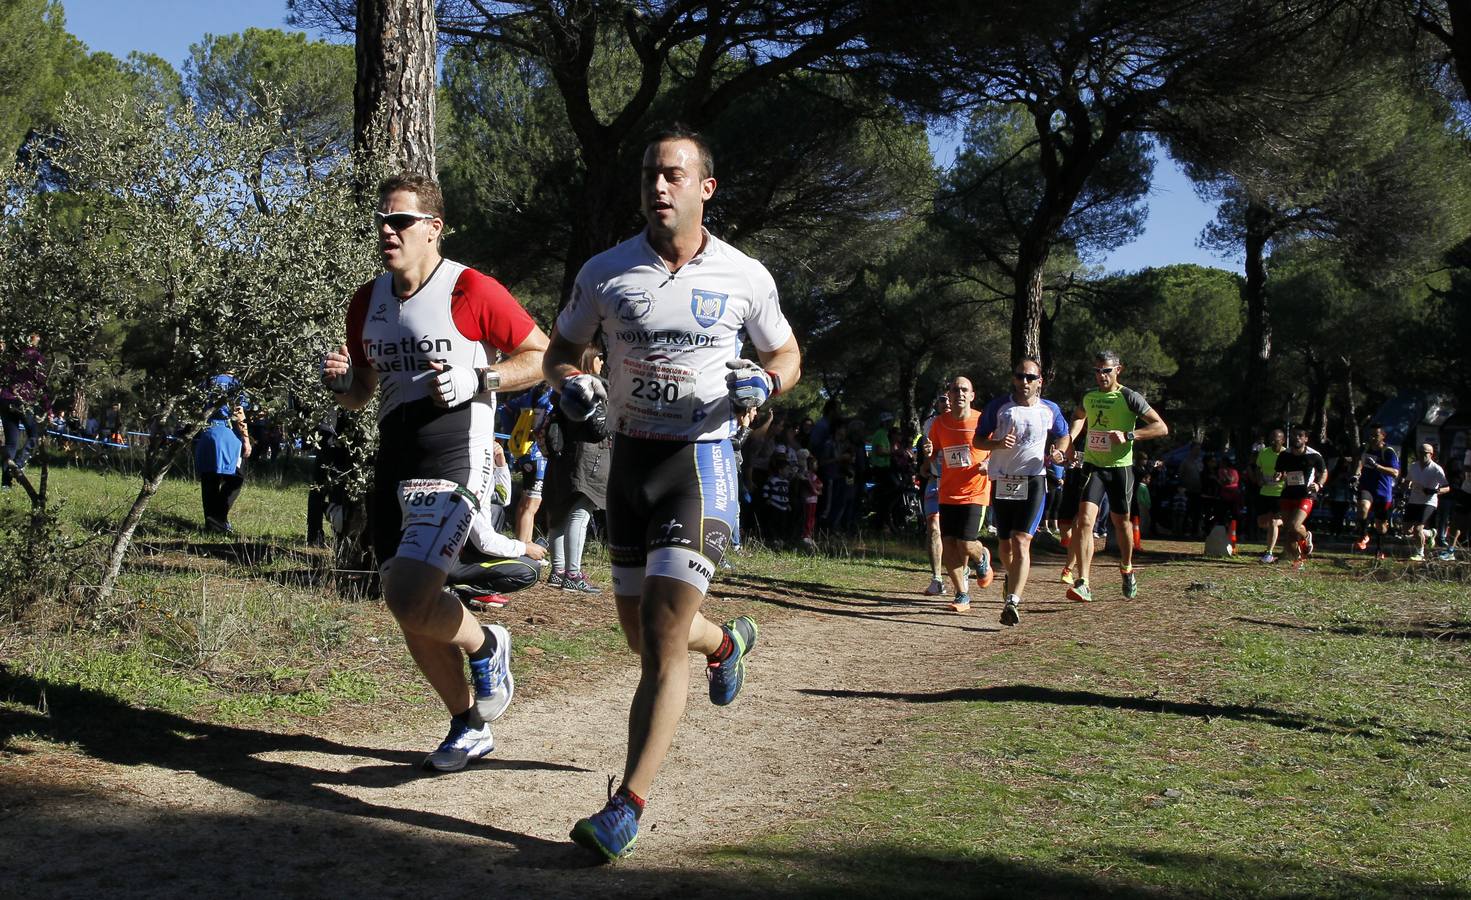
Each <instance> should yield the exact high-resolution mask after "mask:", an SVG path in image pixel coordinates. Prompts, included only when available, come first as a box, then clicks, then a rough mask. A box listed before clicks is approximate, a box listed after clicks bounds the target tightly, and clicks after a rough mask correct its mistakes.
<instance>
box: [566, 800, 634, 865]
mask: <svg viewBox="0 0 1471 900" xmlns="http://www.w3.org/2000/svg"><path fill="white" fill-rule="evenodd" d="M570 837H571V838H572V841H573V843H575V844H577V845H578V846H580V847H586V848H587V849H589V850H591V851H592V852H594V853H597V854H599V855H601V856H602V857H603V858H605V859H607V860H609V861H612V860H615V859H622V858H623V857H625V856H627V855H628V854H630V853H632V852H633V845H634V844H635V843H636V842H637V841H638V816H637V815H635V814H634V811H633V804H631V803H629V802H628V799H627V798H625V797H624V796H623V795H622V794H614V795H613V796H612V797H609V798H608V805H607V806H604V807H603V808H602V810H601V811H599V812H595V813H593V814H592V815H590V816H588V817H587V818H586V819H578V820H577V824H576V825H573V826H572V834H571V835H570Z"/></svg>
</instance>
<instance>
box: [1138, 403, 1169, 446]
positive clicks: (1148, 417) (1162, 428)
mask: <svg viewBox="0 0 1471 900" xmlns="http://www.w3.org/2000/svg"><path fill="white" fill-rule="evenodd" d="M1142 418H1143V419H1144V427H1143V428H1136V429H1134V440H1136V441H1147V440H1152V439H1154V438H1162V437H1164V436H1165V435H1167V434H1169V433H1170V426H1168V425H1166V424H1165V420H1164V419H1161V418H1160V417H1159V413H1158V412H1155V410H1154V409H1153V407H1151V408H1150V410H1149V412H1147V413H1145V414H1144V415H1143V417H1142Z"/></svg>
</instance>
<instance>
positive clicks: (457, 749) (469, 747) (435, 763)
mask: <svg viewBox="0 0 1471 900" xmlns="http://www.w3.org/2000/svg"><path fill="white" fill-rule="evenodd" d="M494 749H495V736H494V735H492V734H491V733H490V726H489V725H483V726H481V727H480V728H471V727H470V726H469V725H466V724H465V723H464V722H462V721H460V720H459V719H450V722H449V735H448V736H447V737H445V739H444V742H443V743H442V744H440V745H439V749H438V750H435V751H434V752H433V753H431V754H429V755H428V756H426V757H424V763H423V766H424V768H426V769H430V770H432V771H435V772H458V771H460V770H461V769H463V768H465V766H467V765H468V764H470V763H472V762H474V761H475V760H477V759H481V758H483V757H485V756H487V755H489V753H490V751H492V750H494Z"/></svg>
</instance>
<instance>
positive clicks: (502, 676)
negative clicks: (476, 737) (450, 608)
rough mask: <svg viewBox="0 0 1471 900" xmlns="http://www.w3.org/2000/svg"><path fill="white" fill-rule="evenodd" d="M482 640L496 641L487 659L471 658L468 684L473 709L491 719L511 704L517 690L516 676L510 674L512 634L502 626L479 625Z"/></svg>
mask: <svg viewBox="0 0 1471 900" xmlns="http://www.w3.org/2000/svg"><path fill="white" fill-rule="evenodd" d="M480 627H481V628H482V629H483V630H484V631H485V639H486V640H488V641H495V653H493V654H492V655H491V656H490V658H488V659H472V660H470V683H471V685H472V686H473V687H474V689H475V711H476V712H478V713H480V718H482V719H484V720H485V721H487V722H494V721H495V720H496V719H499V718H500V717H501V716H502V715H504V714H505V712H506V707H508V706H510V705H511V697H512V696H514V695H515V693H516V679H515V678H512V677H511V633H510V632H509V631H507V630H506V627H505V626H504V625H481V626H480Z"/></svg>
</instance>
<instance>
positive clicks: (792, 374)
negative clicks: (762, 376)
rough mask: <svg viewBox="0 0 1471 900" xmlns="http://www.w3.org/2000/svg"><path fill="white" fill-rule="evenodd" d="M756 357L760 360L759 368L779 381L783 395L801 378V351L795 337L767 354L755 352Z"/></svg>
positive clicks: (760, 351) (762, 351) (759, 351)
mask: <svg viewBox="0 0 1471 900" xmlns="http://www.w3.org/2000/svg"><path fill="white" fill-rule="evenodd" d="M756 357H757V358H758V359H760V360H761V368H763V369H765V370H766V371H768V372H770V373H771V374H773V375H775V376H776V377H777V378H778V379H780V380H781V392H782V393H783V394H785V393H786V392H787V391H790V390H791V389H792V388H793V387H795V386H796V384H797V382H798V381H800V380H801V378H802V351H801V350H799V349H798V348H797V338H796V335H793V336H791V337H789V338H787V342H786V343H785V344H782V345H781V346H780V347H777V348H776V349H775V350H772V351H771V352H769V353H768V352H766V351H764V350H757V351H756Z"/></svg>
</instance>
